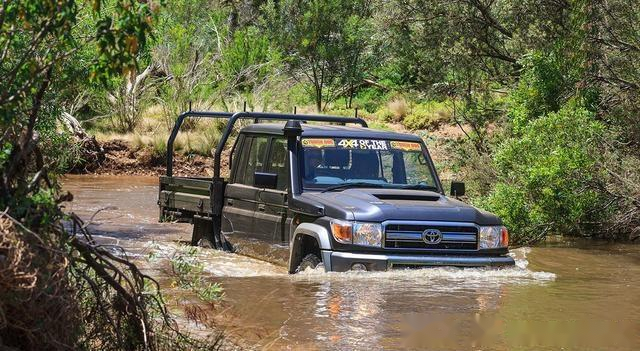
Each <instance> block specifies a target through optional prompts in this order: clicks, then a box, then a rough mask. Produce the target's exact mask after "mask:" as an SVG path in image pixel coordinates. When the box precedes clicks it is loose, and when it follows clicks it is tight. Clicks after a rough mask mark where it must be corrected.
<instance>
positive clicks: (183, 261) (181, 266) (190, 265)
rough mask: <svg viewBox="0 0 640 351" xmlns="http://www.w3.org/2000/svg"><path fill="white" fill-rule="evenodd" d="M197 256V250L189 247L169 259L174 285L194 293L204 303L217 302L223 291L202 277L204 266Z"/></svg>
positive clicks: (218, 285) (217, 284) (220, 287)
mask: <svg viewBox="0 0 640 351" xmlns="http://www.w3.org/2000/svg"><path fill="white" fill-rule="evenodd" d="M197 254H198V248H197V247H190V248H188V249H186V250H183V251H182V252H180V253H177V254H176V255H174V256H173V257H172V258H171V267H172V270H173V274H174V277H175V279H176V280H175V284H176V285H178V286H180V287H181V288H183V289H189V290H191V291H193V292H195V293H196V295H198V297H199V298H200V299H202V300H203V301H205V302H215V301H219V300H220V299H221V298H222V297H223V296H224V289H223V288H222V286H220V284H219V283H211V282H208V281H207V280H206V279H205V278H204V277H203V272H204V264H202V262H201V261H199V260H198V258H197Z"/></svg>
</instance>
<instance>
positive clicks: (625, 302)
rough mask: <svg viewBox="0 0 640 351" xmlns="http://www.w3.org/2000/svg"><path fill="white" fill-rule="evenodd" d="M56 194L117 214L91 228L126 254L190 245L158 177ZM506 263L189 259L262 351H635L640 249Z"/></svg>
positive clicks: (79, 182)
mask: <svg viewBox="0 0 640 351" xmlns="http://www.w3.org/2000/svg"><path fill="white" fill-rule="evenodd" d="M64 187H65V189H67V190H69V191H71V192H72V193H73V194H74V195H75V201H74V203H73V204H71V205H70V207H71V209H72V210H74V211H76V212H77V213H79V214H80V215H81V216H82V217H83V218H89V217H90V216H91V214H92V213H93V212H94V211H95V210H97V209H100V208H102V207H105V206H114V207H115V208H116V209H111V210H108V211H104V212H103V213H100V214H98V215H97V216H96V218H95V221H94V224H93V225H92V230H93V231H94V232H97V233H98V234H99V235H100V236H101V239H102V240H105V241H108V242H110V243H114V244H118V245H122V246H124V247H125V248H127V249H128V250H129V252H130V254H134V255H135V254H136V253H137V254H139V255H140V256H145V255H146V254H148V252H149V251H154V252H156V253H158V254H160V255H171V254H172V253H173V252H175V251H176V250H180V248H181V244H180V242H179V241H187V240H188V239H189V238H190V227H189V226H188V225H184V224H166V223H162V224H161V223H157V222H156V220H157V205H156V197H157V179H156V178H144V177H69V178H68V179H66V181H65V184H64ZM263 250H264V251H265V252H269V251H270V249H269V248H264V249H263ZM254 251H255V250H254ZM513 255H514V257H515V258H516V263H517V264H516V266H515V267H511V268H505V269H475V268H466V269H459V268H428V269H421V270H404V271H391V272H375V273H366V272H365V273H361V272H348V273H334V272H331V273H325V272H323V271H322V269H321V268H320V269H316V270H307V271H305V272H303V273H301V274H298V275H288V274H287V273H286V270H285V268H284V267H282V266H279V265H274V264H271V263H267V262H264V261H259V260H256V259H253V258H250V257H246V256H241V255H237V254H229V253H224V252H219V251H215V250H206V249H201V250H198V252H197V257H198V259H199V260H201V261H202V262H204V264H205V271H206V272H207V273H208V274H210V275H211V277H212V279H213V280H215V281H219V282H221V283H222V285H223V286H224V288H225V296H226V298H225V306H226V307H227V308H228V309H227V310H225V313H224V318H223V319H221V321H220V324H221V325H223V326H226V327H228V328H229V330H231V332H232V333H233V334H235V335H240V336H242V337H244V338H245V339H247V341H248V342H249V343H250V344H254V345H257V347H259V348H269V349H304V350H308V349H311V350H313V349H338V350H352V349H366V350H369V349H400V348H406V349H416V350H418V349H420V350H422V349H435V350H460V349H482V350H512V349H527V350H540V349H548V350H558V349H570V350H586V349H593V350H602V349H607V350H637V349H640V289H639V288H640V246H638V245H624V244H609V243H594V242H571V243H567V242H559V243H556V244H553V245H548V246H545V247H535V248H520V249H516V250H514V251H513Z"/></svg>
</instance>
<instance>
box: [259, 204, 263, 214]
mask: <svg viewBox="0 0 640 351" xmlns="http://www.w3.org/2000/svg"><path fill="white" fill-rule="evenodd" d="M264 210H265V206H264V204H258V211H261V212H264Z"/></svg>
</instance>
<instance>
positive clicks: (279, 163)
mask: <svg viewBox="0 0 640 351" xmlns="http://www.w3.org/2000/svg"><path fill="white" fill-rule="evenodd" d="M268 163H269V172H271V173H275V174H277V175H278V186H277V189H278V190H285V189H286V188H287V183H288V180H289V172H287V140H286V139H284V138H277V139H276V138H274V139H272V142H271V154H270V155H269V162H268Z"/></svg>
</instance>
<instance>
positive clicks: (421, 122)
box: [402, 101, 451, 130]
mask: <svg viewBox="0 0 640 351" xmlns="http://www.w3.org/2000/svg"><path fill="white" fill-rule="evenodd" d="M450 119H451V112H450V111H449V108H448V107H447V104H446V102H438V101H430V102H428V103H424V104H418V105H416V106H414V107H413V108H412V109H411V111H410V112H409V113H408V115H407V116H406V117H405V118H404V120H403V121H402V124H404V126H405V127H407V128H408V129H414V130H415V129H435V128H438V127H439V126H440V125H441V124H443V123H446V122H448V121H450Z"/></svg>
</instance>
